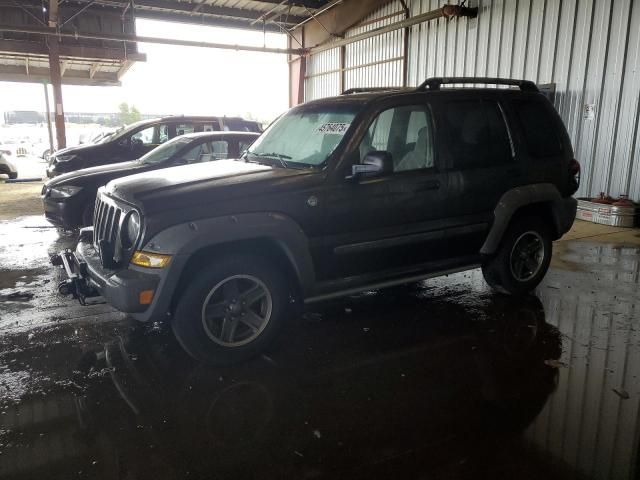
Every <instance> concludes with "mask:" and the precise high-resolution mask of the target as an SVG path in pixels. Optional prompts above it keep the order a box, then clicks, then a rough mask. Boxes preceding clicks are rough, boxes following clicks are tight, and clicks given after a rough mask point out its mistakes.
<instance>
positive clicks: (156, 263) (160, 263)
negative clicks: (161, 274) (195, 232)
mask: <svg viewBox="0 0 640 480" xmlns="http://www.w3.org/2000/svg"><path fill="white" fill-rule="evenodd" d="M170 261H171V255H165V254H162V253H152V252H144V251H136V252H134V253H133V257H131V263H133V264H134V265H138V266H139V267H147V268H164V267H166V266H167V265H168V264H169V262H170Z"/></svg>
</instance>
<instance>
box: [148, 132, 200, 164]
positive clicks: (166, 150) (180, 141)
mask: <svg viewBox="0 0 640 480" xmlns="http://www.w3.org/2000/svg"><path fill="white" fill-rule="evenodd" d="M192 141H193V139H191V138H185V137H176V138H174V139H173V140H169V141H168V142H165V143H163V144H162V145H160V146H159V147H157V148H154V149H153V150H151V151H150V152H149V153H147V154H146V155H143V156H142V157H140V160H139V161H140V162H142V163H146V164H149V165H151V164H156V163H161V162H164V161H166V160H169V159H170V158H171V157H173V156H174V155H175V154H176V153H177V152H178V151H180V150H182V149H183V148H184V147H185V146H186V145H188V144H189V143H191V142H192Z"/></svg>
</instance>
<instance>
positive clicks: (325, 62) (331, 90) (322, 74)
mask: <svg viewBox="0 0 640 480" xmlns="http://www.w3.org/2000/svg"><path fill="white" fill-rule="evenodd" d="M339 69H340V49H339V48H334V49H331V50H325V51H324V52H320V53H318V54H316V55H313V56H311V57H309V58H308V59H307V76H306V77H305V81H304V97H305V100H306V101H309V100H315V99H316V98H322V97H330V96H333V95H339V94H340V72H339Z"/></svg>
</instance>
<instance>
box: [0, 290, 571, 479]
mask: <svg viewBox="0 0 640 480" xmlns="http://www.w3.org/2000/svg"><path fill="white" fill-rule="evenodd" d="M437 292H438V289H437V287H436V289H435V290H433V292H432V293H434V295H433V296H430V297H429V296H427V295H425V292H424V289H423V288H420V289H414V288H411V287H404V288H399V289H395V290H393V291H390V292H386V293H385V294H370V295H363V296H361V297H358V298H353V299H351V301H350V302H351V303H350V305H351V306H350V307H348V308H347V309H346V310H345V304H344V303H340V302H336V303H334V304H328V305H325V306H324V307H322V309H321V310H319V311H316V312H314V313H313V314H309V315H307V316H306V318H305V321H303V322H302V323H300V324H297V325H292V326H291V328H290V329H289V333H288V334H287V335H285V336H283V338H282V339H281V342H280V344H279V345H277V346H275V347H274V348H273V350H272V351H270V352H269V353H268V354H267V355H265V356H263V357H261V358H258V359H255V360H254V361H252V362H249V363H246V364H242V365H237V366H234V367H227V368H211V367H204V366H202V365H198V364H195V363H194V362H192V361H191V360H190V359H189V358H186V357H185V356H184V355H183V354H182V352H181V350H180V349H179V347H178V346H177V345H176V344H175V343H174V342H173V341H172V337H171V335H170V334H168V333H167V332H164V331H161V330H158V329H151V330H141V329H132V328H129V327H126V326H125V327H120V328H118V329H116V330H115V331H113V330H112V331H111V332H109V331H108V330H107V328H108V327H107V326H102V327H100V328H98V329H96V327H95V326H94V327H90V328H91V330H90V329H89V328H87V331H82V330H81V331H80V333H78V329H77V327H76V330H75V335H77V339H78V341H77V342H75V343H71V342H60V343H58V344H54V345H50V344H47V345H40V347H39V348H38V349H34V348H33V347H31V346H29V345H27V343H26V342H25V343H24V344H23V345H18V346H17V348H16V351H19V352H20V353H16V354H14V355H13V357H14V359H15V362H14V365H13V366H12V367H9V371H10V372H18V371H20V368H22V367H24V366H25V365H27V364H28V365H29V368H28V369H27V370H28V371H29V373H30V375H32V376H37V375H39V374H40V373H41V372H43V371H47V372H51V373H50V375H51V378H46V379H42V381H41V382H40V384H41V385H40V389H41V391H30V392H27V393H26V394H25V393H24V392H23V393H22V394H21V396H22V398H21V400H20V402H18V403H16V404H14V405H8V406H5V407H4V408H3V415H2V427H1V428H2V431H0V438H1V439H2V440H1V443H2V444H3V447H1V449H2V456H1V457H0V459H1V460H2V462H1V465H2V467H1V468H0V474H2V476H3V478H22V477H25V476H26V477H30V476H31V477H34V476H36V475H37V474H46V477H47V478H69V476H70V473H73V475H74V476H76V475H77V476H85V477H89V478H122V479H146V478H234V479H237V478H318V477H323V478H336V477H340V478H342V477H344V478H354V477H355V478H389V477H398V478H399V477H401V476H408V477H411V478H415V477H416V474H417V473H420V474H424V475H427V474H429V475H435V478H452V477H453V478H457V477H463V478H467V477H468V478H479V477H478V474H481V475H480V476H482V475H485V474H486V475H493V474H494V473H503V472H505V471H507V472H510V473H513V474H517V472H519V470H520V469H521V468H522V464H521V462H515V463H514V461H513V459H512V455H514V454H517V455H519V456H520V459H521V460H522V459H525V460H526V459H527V458H529V456H530V454H531V453H530V449H528V447H527V446H526V445H524V444H523V443H522V441H521V438H522V436H521V432H522V431H523V430H524V429H526V428H527V427H528V426H529V425H530V424H531V422H532V421H533V419H534V418H535V417H536V416H537V415H538V414H539V412H540V411H541V410H542V409H543V407H544V405H545V402H546V400H547V398H548V396H549V394H550V393H551V392H553V391H554V389H555V388H556V384H557V375H558V370H557V369H556V368H553V367H550V366H549V365H548V363H549V361H552V360H557V359H558V358H560V355H561V348H560V337H559V334H558V331H557V330H556V329H555V328H554V327H552V326H550V325H549V324H548V323H547V322H545V318H544V312H543V310H542V305H541V303H540V301H539V300H537V298H535V297H530V298H527V299H525V300H524V301H522V300H515V299H512V298H508V297H500V296H492V295H487V294H484V293H479V294H477V295H475V297H474V298H473V299H471V298H468V300H469V301H467V302H452V301H451V300H450V299H449V298H438V295H437ZM440 292H441V293H442V290H440ZM391 305H396V306H395V307H394V308H393V309H391ZM390 311H393V312H394V315H393V318H391V319H390V318H389V312H390ZM71 328H73V327H70V326H61V327H58V328H57V329H53V330H51V331H49V332H47V336H48V337H51V336H52V335H53V336H55V337H57V338H65V336H66V335H68V334H69V333H70V329H71ZM110 328H113V326H111V327H110ZM100 329H102V330H100ZM105 338H107V339H108V340H107V341H106V342H105V341H104V339H105ZM34 351H38V352H39V355H40V357H39V358H33V357H31V356H30V353H33V352H34ZM72 360H73V361H72ZM70 361H72V363H69V362H70ZM21 365H22V367H21ZM65 372H66V373H65ZM65 375H66V378H65ZM37 383H38V382H33V381H32V384H37ZM43 394H44V395H43ZM531 461H532V462H533V460H531ZM537 468H541V467H539V466H538V467H537ZM505 469H506V470H505ZM213 473H215V477H212V476H211V475H212V474H213ZM545 473H546V474H550V473H551V471H550V470H549V471H547V470H545Z"/></svg>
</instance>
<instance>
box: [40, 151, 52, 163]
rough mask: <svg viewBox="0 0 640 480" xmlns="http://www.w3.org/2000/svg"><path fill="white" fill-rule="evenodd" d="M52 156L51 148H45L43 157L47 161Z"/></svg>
mask: <svg viewBox="0 0 640 480" xmlns="http://www.w3.org/2000/svg"><path fill="white" fill-rule="evenodd" d="M50 156H51V150H45V151H44V152H42V159H43V160H44V161H46V162H48V161H49V157H50Z"/></svg>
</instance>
